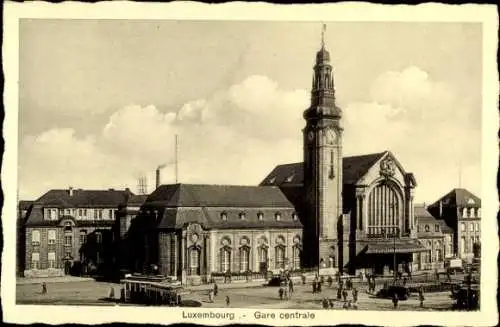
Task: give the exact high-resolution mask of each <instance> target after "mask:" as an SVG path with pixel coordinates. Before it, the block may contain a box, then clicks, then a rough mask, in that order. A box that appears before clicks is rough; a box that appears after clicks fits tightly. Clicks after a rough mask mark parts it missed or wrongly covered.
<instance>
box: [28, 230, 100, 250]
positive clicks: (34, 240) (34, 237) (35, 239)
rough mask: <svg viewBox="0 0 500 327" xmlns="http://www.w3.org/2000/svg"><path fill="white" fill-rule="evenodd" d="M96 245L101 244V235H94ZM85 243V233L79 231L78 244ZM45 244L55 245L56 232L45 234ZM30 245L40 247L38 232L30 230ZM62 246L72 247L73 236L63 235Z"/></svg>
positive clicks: (50, 231) (97, 233)
mask: <svg viewBox="0 0 500 327" xmlns="http://www.w3.org/2000/svg"><path fill="white" fill-rule="evenodd" d="M95 237H96V243H101V242H102V235H101V233H100V232H96V233H95ZM86 242H87V231H86V230H84V229H83V230H81V231H80V244H85V243H86ZM47 243H48V244H56V230H55V229H49V230H48V232H47ZM31 244H32V245H34V246H37V245H40V231H39V230H36V229H35V230H32V231H31ZM64 245H65V246H72V245H73V235H72V234H69V233H65V234H64Z"/></svg>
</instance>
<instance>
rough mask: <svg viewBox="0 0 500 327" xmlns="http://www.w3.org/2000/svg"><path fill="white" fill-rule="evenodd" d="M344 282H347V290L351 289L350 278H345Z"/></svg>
mask: <svg viewBox="0 0 500 327" xmlns="http://www.w3.org/2000/svg"><path fill="white" fill-rule="evenodd" d="M346 284H347V289H348V290H350V289H352V280H351V278H348V279H347V283H346Z"/></svg>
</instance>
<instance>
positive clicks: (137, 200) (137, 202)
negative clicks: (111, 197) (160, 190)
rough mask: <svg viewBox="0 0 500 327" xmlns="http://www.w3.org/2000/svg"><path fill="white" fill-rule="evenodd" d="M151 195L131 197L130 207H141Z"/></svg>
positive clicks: (129, 198) (128, 202)
mask: <svg viewBox="0 0 500 327" xmlns="http://www.w3.org/2000/svg"><path fill="white" fill-rule="evenodd" d="M148 196H149V195H147V194H140V195H130V196H129V197H128V200H127V205H128V206H141V205H143V204H144V202H146V199H147V198H148Z"/></svg>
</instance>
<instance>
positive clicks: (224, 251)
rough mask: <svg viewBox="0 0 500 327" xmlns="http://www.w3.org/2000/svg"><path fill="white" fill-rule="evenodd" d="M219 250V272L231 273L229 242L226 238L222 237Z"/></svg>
mask: <svg viewBox="0 0 500 327" xmlns="http://www.w3.org/2000/svg"><path fill="white" fill-rule="evenodd" d="M221 245H222V247H221V249H220V271H221V272H223V273H225V272H230V271H231V240H230V239H229V238H228V237H224V238H223V239H222V241H221Z"/></svg>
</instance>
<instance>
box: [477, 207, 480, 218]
mask: <svg viewBox="0 0 500 327" xmlns="http://www.w3.org/2000/svg"><path fill="white" fill-rule="evenodd" d="M477 216H478V217H479V218H481V208H477Z"/></svg>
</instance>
